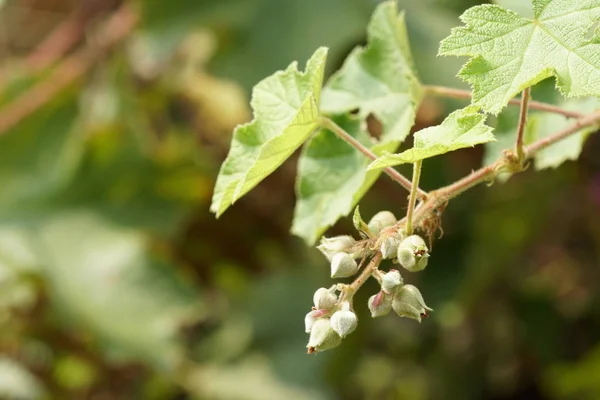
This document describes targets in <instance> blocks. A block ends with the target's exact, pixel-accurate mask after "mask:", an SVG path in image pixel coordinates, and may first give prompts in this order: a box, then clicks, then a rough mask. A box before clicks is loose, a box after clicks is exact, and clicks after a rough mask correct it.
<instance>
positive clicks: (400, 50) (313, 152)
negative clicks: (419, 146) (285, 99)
mask: <svg viewBox="0 0 600 400" xmlns="http://www.w3.org/2000/svg"><path fill="white" fill-rule="evenodd" d="M367 33H368V44H367V46H366V47H365V48H362V47H359V48H357V49H355V50H354V51H353V52H352V53H351V54H350V55H349V56H348V59H347V60H346V62H345V63H344V65H343V67H342V68H341V69H340V71H338V72H337V73H336V74H335V75H333V76H332V78H331V80H330V81H329V82H328V84H327V86H326V87H325V89H324V90H323V100H322V108H321V109H322V111H323V112H324V113H329V114H330V115H331V116H332V118H333V119H335V120H336V121H337V122H338V123H339V124H341V125H342V127H343V128H345V129H346V130H347V131H348V133H349V134H351V135H352V136H354V137H355V138H356V139H358V140H359V141H360V142H361V143H362V144H363V145H365V146H366V147H368V148H370V149H371V150H372V151H373V152H374V153H376V154H381V153H382V152H384V151H388V152H391V151H394V150H396V149H397V148H398V146H399V145H400V143H401V142H402V141H403V140H404V139H405V138H406V136H407V135H408V134H409V132H410V128H411V127H412V125H413V124H414V119H415V112H416V108H417V106H418V103H419V101H420V99H421V87H420V84H419V81H418V79H417V77H416V74H415V72H414V70H413V62H412V57H411V54H410V48H409V45H408V35H407V34H406V27H405V24H404V14H402V13H401V14H398V11H397V9H396V4H395V2H392V1H389V2H385V3H383V4H381V5H380V6H379V7H377V9H376V10H375V13H374V14H373V17H372V19H371V22H370V23H369V26H368V30H367ZM350 113H352V114H356V115H352V116H350V115H349V114H350ZM371 115H372V116H374V117H375V118H376V119H377V120H378V121H379V122H380V124H381V128H382V133H381V138H380V139H379V140H375V139H374V138H372V137H370V136H369V135H368V134H367V133H366V132H365V131H366V120H367V118H368V117H369V116H371ZM367 165H368V160H367V159H366V158H365V156H364V155H362V154H361V153H360V152H358V151H357V150H355V149H354V148H352V147H350V146H349V145H348V144H347V143H345V142H343V141H341V140H339V139H337V138H336V136H335V134H334V133H332V132H330V131H328V130H326V129H323V130H321V131H320V132H319V133H318V134H317V135H315V137H314V138H313V139H312V140H311V142H310V143H309V145H308V146H307V148H306V150H305V151H304V152H303V154H302V156H301V158H300V161H299V165H298V179H297V184H296V193H297V203H296V210H295V215H294V223H293V227H292V232H293V233H294V234H296V235H298V236H301V237H302V238H304V239H305V240H306V241H307V242H309V243H313V242H314V241H315V240H316V239H317V238H318V237H319V236H320V235H321V234H322V233H323V232H324V231H325V230H326V229H327V228H328V227H330V226H331V225H332V224H334V223H335V222H336V221H337V220H338V219H339V218H340V217H342V216H344V215H347V214H349V213H350V212H351V211H352V209H353V207H354V206H355V205H356V204H357V203H358V201H359V200H360V199H361V197H362V196H363V195H364V194H365V193H366V191H367V190H368V189H369V187H370V186H371V185H372V184H373V183H374V182H375V180H376V179H377V177H378V176H379V171H373V172H370V173H367V172H366V171H365V168H366V166H367Z"/></svg>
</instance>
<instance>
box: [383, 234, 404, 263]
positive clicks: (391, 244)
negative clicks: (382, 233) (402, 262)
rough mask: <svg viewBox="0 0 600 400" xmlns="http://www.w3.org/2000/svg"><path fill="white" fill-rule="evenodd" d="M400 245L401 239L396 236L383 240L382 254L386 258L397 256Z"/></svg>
mask: <svg viewBox="0 0 600 400" xmlns="http://www.w3.org/2000/svg"><path fill="white" fill-rule="evenodd" d="M399 245H400V241H399V240H398V238H396V236H390V237H387V238H385V239H384V240H383V242H382V243H381V248H380V250H381V255H382V256H383V258H384V259H389V258H392V257H395V256H396V254H397V253H398V246H399Z"/></svg>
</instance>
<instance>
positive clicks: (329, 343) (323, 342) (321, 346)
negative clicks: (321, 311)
mask: <svg viewBox="0 0 600 400" xmlns="http://www.w3.org/2000/svg"><path fill="white" fill-rule="evenodd" d="M341 342H342V338H341V337H340V336H339V335H338V334H337V333H335V331H334V330H333V329H331V324H330V321H329V318H321V319H318V320H316V321H315V323H314V324H313V325H312V329H311V331H310V338H309V339H308V344H307V345H306V348H307V349H308V351H307V352H308V354H312V353H318V352H320V351H325V350H329V349H332V348H334V347H336V346H339V344H340V343H341Z"/></svg>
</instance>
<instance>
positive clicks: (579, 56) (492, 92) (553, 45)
mask: <svg viewBox="0 0 600 400" xmlns="http://www.w3.org/2000/svg"><path fill="white" fill-rule="evenodd" d="M533 11H534V18H533V19H528V18H524V17H522V16H520V15H518V14H516V13H514V12H512V11H509V10H506V9H504V8H502V7H500V6H496V5H481V6H477V7H473V8H471V9H469V10H467V11H466V12H465V13H464V14H463V15H462V16H461V20H462V21H463V22H464V23H465V26H464V27H459V28H454V29H453V30H452V33H451V34H450V36H449V37H447V38H446V39H444V40H443V41H442V43H441V45H440V50H439V54H441V55H455V56H469V57H471V59H470V60H469V62H467V63H466V64H465V66H464V67H463V69H462V70H461V71H460V73H459V76H460V77H461V78H462V79H464V80H465V81H467V82H468V83H470V84H471V85H472V86H473V102H474V103H475V104H478V105H480V106H481V107H483V109H484V110H486V111H489V112H491V113H494V114H497V113H498V112H500V110H502V108H503V107H504V106H506V104H507V103H508V101H509V100H510V99H511V98H513V97H514V96H515V95H517V94H518V93H519V92H521V91H522V90H523V89H525V88H527V87H529V86H532V85H534V84H535V83H537V82H540V81H541V80H543V79H545V78H548V77H550V76H555V77H556V79H557V86H558V88H559V89H560V91H561V92H562V93H563V94H564V95H565V96H567V97H573V96H589V95H591V96H600V35H599V33H600V31H598V30H593V29H594V26H595V24H596V23H597V22H598V20H599V19H600V0H578V1H573V0H533Z"/></svg>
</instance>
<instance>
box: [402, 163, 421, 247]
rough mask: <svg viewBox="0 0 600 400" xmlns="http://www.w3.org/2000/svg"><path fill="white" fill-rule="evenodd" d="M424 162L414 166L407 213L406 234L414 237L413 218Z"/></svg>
mask: <svg viewBox="0 0 600 400" xmlns="http://www.w3.org/2000/svg"><path fill="white" fill-rule="evenodd" d="M422 165H423V160H419V161H417V162H415V163H414V164H413V178H412V188H411V190H410V197H409V199H408V211H407V212H406V234H407V235H412V233H413V225H412V216H413V212H414V211H415V203H416V202H417V189H418V187H419V180H420V179H421V166H422Z"/></svg>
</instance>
